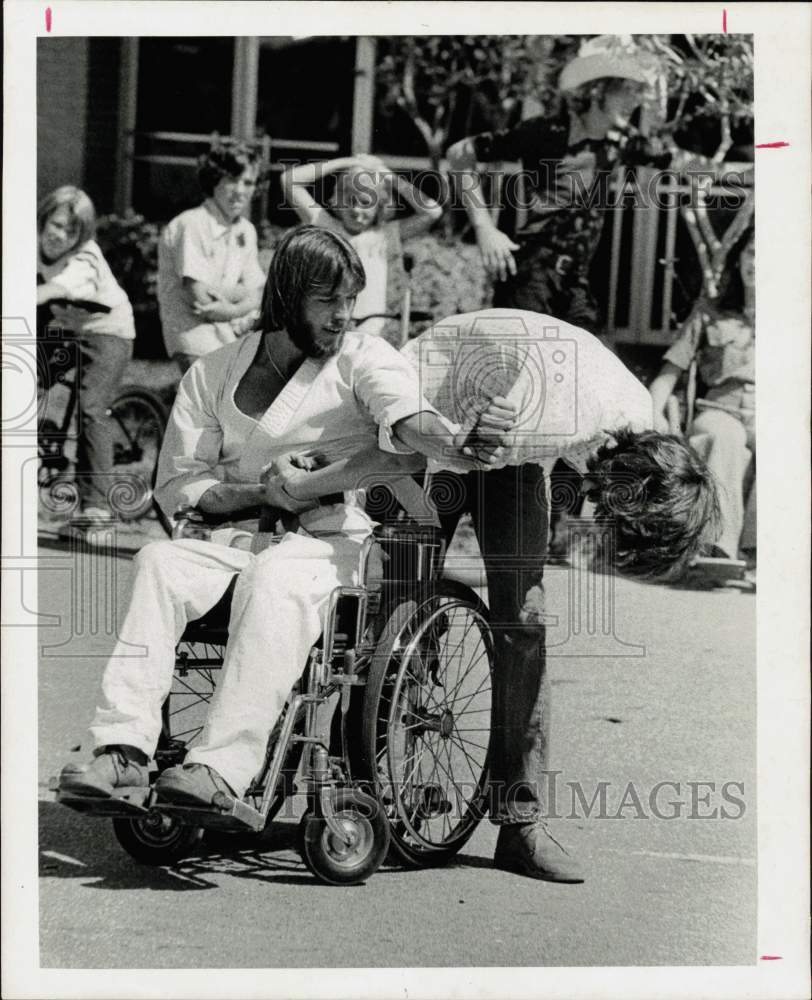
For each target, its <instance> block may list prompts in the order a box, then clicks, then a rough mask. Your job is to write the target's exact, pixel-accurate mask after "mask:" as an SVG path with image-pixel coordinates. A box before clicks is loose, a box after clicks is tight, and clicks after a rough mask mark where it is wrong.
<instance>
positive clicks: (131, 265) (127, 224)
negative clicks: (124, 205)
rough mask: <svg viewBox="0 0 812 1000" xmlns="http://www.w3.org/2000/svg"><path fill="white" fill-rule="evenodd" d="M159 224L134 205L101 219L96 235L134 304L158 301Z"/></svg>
mask: <svg viewBox="0 0 812 1000" xmlns="http://www.w3.org/2000/svg"><path fill="white" fill-rule="evenodd" d="M158 235H159V226H158V225H157V224H156V223H154V222H147V221H146V220H145V219H144V217H143V215H138V214H137V213H135V212H134V211H133V210H132V209H131V208H130V209H127V211H126V212H125V213H124V215H123V216H122V215H106V216H103V217H102V218H100V219H99V220H98V223H97V226H96V237H97V239H98V242H99V246H100V247H101V248H102V252H103V253H104V256H105V258H106V260H107V263H108V264H109V265H110V268H111V270H112V272H113V274H114V275H115V276H116V280H117V281H118V282H119V283H120V284H121V286H122V288H123V289H124V291H125V292H126V293H127V296H128V297H129V299H130V302H132V304H133V306H135V307H139V306H141V307H148V306H151V305H153V304H154V302H155V291H156V284H157V281H158Z"/></svg>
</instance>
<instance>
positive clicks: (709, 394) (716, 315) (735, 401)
mask: <svg viewBox="0 0 812 1000" xmlns="http://www.w3.org/2000/svg"><path fill="white" fill-rule="evenodd" d="M754 262H755V236H754V233H753V230H752V228H751V229H748V230H747V232H745V233H744V235H743V236H742V237H741V238H740V239H739V240H738V242H737V244H736V245H735V246H734V247H733V248H732V250H731V251H730V253H729V254H728V257H727V260H726V262H725V273H724V276H723V278H722V281H721V288H720V292H719V294H718V295H717V296H716V297H715V298H714V299H712V300H709V299H707V298H703V299H701V300H700V301H699V302H698V303H697V305H696V307H695V309H694V310H693V312H692V313H691V315H690V316H689V317H688V319H687V320H686V322H685V324H684V325H683V328H682V331H681V332H680V334H679V336H678V337H677V340H676V341H675V342H674V344H673V345H672V346H671V347H670V348H669V350H668V351H666V353H665V355H664V358H663V360H664V364H663V367H662V368H661V370H660V373H659V374H658V375H657V377H656V378H655V379H654V381H653V382H652V383H651V387H650V392H651V397H652V400H653V402H654V411H655V421H656V422H657V425H658V427H659V428H660V429H666V428H668V420H667V418H666V415H665V412H666V406H667V402H668V398H669V396H670V395H671V393H672V391H673V390H674V387H675V386H676V384H677V381H678V379H679V378H680V376H681V375H682V374H683V372H685V371H687V370H688V369H689V368H691V365H692V362H694V361H696V365H697V369H698V372H699V378H700V381H701V383H702V387H703V389H704V394H703V396H702V398H701V399H698V400H697V401H696V407H697V410H698V411H699V412H698V413H697V415H696V418H695V419H694V420H693V423H692V425H691V427H690V430H689V439H688V440H689V442H690V444H691V446H692V447H693V448H694V450H695V451H697V452H698V453H699V454H700V455H701V456H702V457H703V458H704V459H705V461H706V463H707V465H708V467H709V468H710V470H711V471H712V472H713V474H714V476H715V477H716V479H717V481H718V483H719V486H720V490H719V495H720V505H721V509H722V528H721V535H720V537H719V540H718V542H717V546H716V549H717V551H715V552H714V551H711V554H712V555H717V556H723V557H727V558H731V559H736V558H738V555H739V550H740V549H742V548H747V551H745V552H744V553H743V554H744V555H745V556H746V557H748V558H750V559H752V558H753V555H754V549H755V539H754V538H753V539H746V540H745V541H746V542H747V545H746V546H745V545H743V543H742V529H743V526H744V522H745V506H746V505H745V499H746V495H747V492H749V493H750V497H749V498H748V499H747V507H748V508H749V511H748V512H749V513H750V514H751V515H752V516H754V513H755V479H754V478H753V482H752V488H751V489H750V490H749V491H748V490H747V486H748V485H749V483H748V480H749V479H750V478H751V475H750V474H751V472H752V470H753V465H754V463H755V457H756V437H755V430H756V428H755V419H756V411H755V325H754V320H755V293H756V289H755V265H754ZM672 429H673V428H672ZM750 546H752V550H753V551H751V550H750Z"/></svg>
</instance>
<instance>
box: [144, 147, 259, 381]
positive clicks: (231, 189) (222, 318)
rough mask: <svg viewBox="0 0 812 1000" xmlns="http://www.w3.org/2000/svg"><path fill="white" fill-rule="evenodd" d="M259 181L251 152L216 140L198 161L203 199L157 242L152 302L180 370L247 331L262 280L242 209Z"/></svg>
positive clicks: (254, 235) (252, 234)
mask: <svg viewBox="0 0 812 1000" xmlns="http://www.w3.org/2000/svg"><path fill="white" fill-rule="evenodd" d="M258 176H259V164H258V156H257V153H256V152H254V151H253V150H251V149H250V148H249V147H248V146H246V145H244V144H242V143H234V142H222V141H221V142H217V143H215V144H214V145H213V146H212V148H211V149H210V150H209V152H208V153H206V154H205V155H204V156H202V157H201V158H200V166H199V170H198V179H199V181H200V186H201V187H202V188H203V192H204V194H205V195H206V199H205V201H204V202H203V204H202V205H198V207H197V208H191V209H189V210H188V211H186V212H182V213H181V214H180V215H178V216H176V217H175V218H174V219H173V220H172V221H171V222H170V223H169V224H168V225H167V227H166V228H165V229H164V231H163V233H162V234H161V239H160V242H159V244H158V305H159V307H160V313H161V324H162V326H163V334H164V343H165V345H166V353H167V354H168V355H169V356H170V357H171V358H174V359H175V360H176V361H177V362H178V365H179V366H180V368H181V371H182V372H185V371H186V370H187V369H188V368H189V366H190V365H191V364H192V363H193V362H194V361H195V360H196V359H197V358H199V357H202V356H203V355H204V354H208V353H209V352H210V351H214V350H216V349H217V348H218V347H222V346H223V345H224V344H230V343H231V342H232V341H234V340H236V339H237V337H238V336H240V335H242V334H244V333H247V332H248V331H249V330H250V329H252V327H253V325H254V321H255V320H256V318H257V316H258V315H259V311H258V310H259V303H260V299H261V297H262V288H263V285H264V284H265V275H264V274H263V273H262V268H261V267H260V264H259V257H258V253H257V233H256V230H255V229H254V227H253V225H252V224H251V223H250V222H249V221H248V220H247V219H245V218H243V212H245V210H246V209H247V208H248V207H249V205H250V204H251V198H252V197H253V194H254V188H255V187H256V184H257V180H258Z"/></svg>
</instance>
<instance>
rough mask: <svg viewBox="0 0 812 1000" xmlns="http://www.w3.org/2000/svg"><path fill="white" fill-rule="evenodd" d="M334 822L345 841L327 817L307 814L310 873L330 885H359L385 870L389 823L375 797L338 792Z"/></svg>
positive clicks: (303, 837)
mask: <svg viewBox="0 0 812 1000" xmlns="http://www.w3.org/2000/svg"><path fill="white" fill-rule="evenodd" d="M332 806H333V819H334V820H335V822H336V824H337V825H338V826H339V827H340V828H341V830H342V831H343V833H344V835H345V836H344V837H343V838H342V837H339V836H337V835H336V833H335V832H334V831H333V830H331V829H330V827H329V826H328V825H327V820H326V819H325V818H324V816H320V815H318V814H317V813H315V812H307V813H305V815H304V816H303V817H302V822H301V825H300V828H299V830H300V847H301V852H302V858H303V859H304V863H305V864H306V865H307V867H308V869H309V870H310V871H311V872H312V873H313V874H314V875H315V876H316V878H318V879H321V881H322V882H327V883H328V885H357V884H358V883H359V882H363V881H364V880H365V879H367V878H368V877H369V876H370V875H372V874H374V872H376V871H377V870H378V868H379V867H380V866H381V864H382V862H383V859H384V858H385V857H386V852H387V851H388V849H389V823H388V821H387V819H386V815H385V813H384V811H383V809H381V807H380V805H379V804H378V803H377V802H376V801H375V799H373V798H372V797H371V796H369V795H366V794H364V792H360V791H357V790H356V789H352V788H342V789H339V790H338V791H336V792H335V793H334V795H333V800H332Z"/></svg>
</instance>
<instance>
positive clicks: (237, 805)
mask: <svg viewBox="0 0 812 1000" xmlns="http://www.w3.org/2000/svg"><path fill="white" fill-rule="evenodd" d="M215 798H217V796H215ZM223 799H224V800H225V801H224V802H223V803H222V804H221V803H217V804H213V805H212V808H211V809H203V808H201V807H200V806H183V805H175V804H174V803H170V802H161V801H158V802H156V803H155V808H156V809H157V810H158V811H159V812H161V813H163V814H164V815H166V816H169V817H171V818H172V819H176V820H177V821H178V822H179V823H184V824H185V825H186V826H202V827H205V828H206V829H207V830H226V831H231V832H232V833H240V832H242V833H245V832H246V831H249V830H250V831H252V832H254V833H258V832H259V831H261V830H264V829H265V817H264V816H263V815H262V813H261V812H259V810H257V809H254V808H253V806H249V805H248V803H247V802H243V801H241V800H240V799H232V798H230V797H229V796H223Z"/></svg>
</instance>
